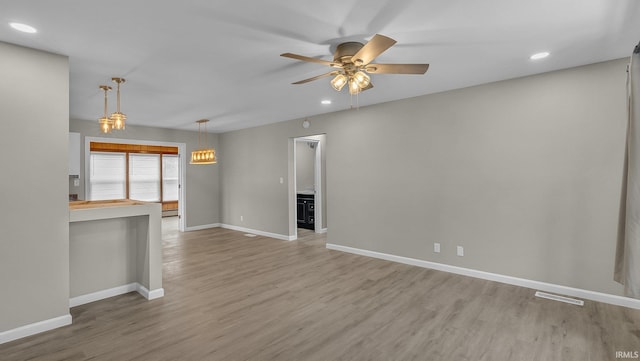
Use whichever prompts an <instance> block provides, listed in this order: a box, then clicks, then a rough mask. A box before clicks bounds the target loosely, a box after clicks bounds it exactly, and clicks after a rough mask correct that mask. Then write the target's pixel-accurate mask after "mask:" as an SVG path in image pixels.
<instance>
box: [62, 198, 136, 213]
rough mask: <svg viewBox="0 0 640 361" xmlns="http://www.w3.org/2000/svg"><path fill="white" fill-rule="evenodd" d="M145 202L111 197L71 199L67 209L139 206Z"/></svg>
mask: <svg viewBox="0 0 640 361" xmlns="http://www.w3.org/2000/svg"><path fill="white" fill-rule="evenodd" d="M145 204H147V203H146V202H141V201H134V200H131V199H113V200H106V201H71V202H69V210H72V211H73V210H77V209H88V208H105V207H122V206H140V205H145Z"/></svg>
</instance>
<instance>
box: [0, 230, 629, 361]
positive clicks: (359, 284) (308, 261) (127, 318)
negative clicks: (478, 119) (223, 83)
mask: <svg viewBox="0 0 640 361" xmlns="http://www.w3.org/2000/svg"><path fill="white" fill-rule="evenodd" d="M300 235H301V239H300V240H299V241H294V242H286V241H280V240H275V239H271V238H266V237H261V236H258V237H254V238H250V237H246V236H245V235H244V234H243V233H241V232H235V231H230V230H225V229H220V228H217V229H210V230H202V231H194V232H189V233H178V232H177V231H173V230H165V231H164V232H163V238H164V284H163V285H164V288H165V297H164V298H161V299H157V300H153V301H146V300H145V299H143V298H142V297H141V296H140V295H138V294H137V293H130V294H126V295H122V296H118V297H113V298H110V299H106V300H102V301H98V302H94V303H91V304H86V305H82V306H78V307H75V308H73V309H71V314H72V316H73V325H70V326H67V327H64V328H60V329H57V330H53V331H50V332H46V333H43V334H39V335H35V336H32V337H28V338H25V339H22V340H17V341H14V342H11V343H7V344H4V345H0V359H1V360H154V361H158V360H225V361H226V360H323V361H326V360H430V361H431V360H433V361H439V360H447V361H451V360H454V361H457V360H474V361H475V360H487V361H489V360H491V361H496V360H510V361H519V360H527V361H534V360H540V361H550V360H562V361H571V360H579V361H585V360H592V361H603V360H616V351H640V311H638V310H631V309H626V308H623V307H617V306H611V305H607V304H602V303H597V302H591V301H586V302H585V306H584V307H578V306H574V305H568V304H564V303H560V302H556V301H550V300H544V299H539V298H536V297H534V296H533V294H534V290H531V289H526V288H521V287H515V286H509V285H504V284H500V283H496V282H491V281H484V280H478V279H473V278H469V277H464V276H458V275H453V274H448V273H444V272H439V271H434V270H428V269H422V268H418V267H412V266H408V265H403V264H397V263H392V262H387V261H383V260H377V259H371V258H366V257H362V256H357V255H352V254H347V253H342V252H338V251H330V250H327V249H326V248H324V246H325V239H324V237H323V236H321V235H316V234H314V233H312V232H309V231H304V230H301V232H300Z"/></svg>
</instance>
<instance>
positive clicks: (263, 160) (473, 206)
mask: <svg viewBox="0 0 640 361" xmlns="http://www.w3.org/2000/svg"><path fill="white" fill-rule="evenodd" d="M626 63H627V62H626V60H624V59H623V60H617V61H610V62H605V63H600V64H593V65H588V66H584V67H578V68H573V69H567V70H563V71H557V72H552V73H547V74H542V75H537V76H531V77H526V78H519V79H513V80H508V81H502V82H497V83H492V84H486V85H481V86H475V87H471V88H466V89H460V90H454V91H449V92H445V93H439V94H433V95H427V96H422V97H417V98H412V99H405V100H401V101H396V102H390V103H386V104H380V105H375V106H370V107H362V108H360V109H359V110H358V111H354V110H348V111H342V112H337V113H333V114H325V115H322V116H317V117H314V118H311V119H310V121H311V127H310V128H309V129H304V128H302V126H301V123H302V120H292V121H287V122H281V123H277V124H272V125H267V126H262V127H257V128H251V129H245V130H239V131H235V132H229V133H224V134H222V135H221V136H220V142H221V151H222V152H224V155H225V166H224V169H223V174H222V187H223V195H222V201H223V206H222V207H223V209H222V211H223V223H227V224H232V225H241V226H243V227H247V228H253V229H258V230H263V231H268V232H272V233H278V234H284V235H289V233H290V229H289V227H288V220H289V218H288V212H289V208H288V207H287V205H288V202H289V200H288V197H287V182H284V184H280V183H279V182H278V178H279V177H281V176H283V177H286V176H287V170H288V163H287V159H288V144H289V143H288V142H289V138H293V137H300V136H305V135H311V134H320V133H325V134H327V139H328V148H327V196H328V199H327V205H328V214H327V217H328V225H329V232H328V242H330V243H334V244H338V245H343V246H349V247H354V248H360V249H366V250H372V251H378V252H383V253H388V254H393V255H398V256H406V257H411V258H417V259H421V260H426V261H433V262H438V263H443V264H449V265H454V266H460V267H466V268H471V269H476V270H481V271H487V272H493V273H498V274H503V275H509V276H515V277H521V278H526V279H531V280H537V281H542V282H549V283H554V284H559V285H565V286H571V287H577V288H582V289H587V290H593V291H600V292H605V293H610V294H616V295H621V294H622V288H621V286H620V285H619V284H617V283H615V282H614V281H613V280H612V271H613V261H614V253H615V240H616V232H617V216H618V206H619V199H620V187H621V176H622V163H623V156H624V144H625V130H626V110H625V109H626V105H625V97H626V95H625V80H626ZM425 81H428V76H427V77H426V78H425ZM292 91H293V90H292ZM372 91H375V89H374V90H372ZM344 96H348V95H344ZM362 96H366V93H364V94H363V95H362ZM241 214H242V215H243V216H244V222H243V224H240V222H239V216H240V215H241ZM433 242H439V243H441V245H442V253H440V254H435V253H433V252H432V250H433ZM457 245H461V246H464V247H465V256H464V257H457V256H456V255H455V248H456V246H457Z"/></svg>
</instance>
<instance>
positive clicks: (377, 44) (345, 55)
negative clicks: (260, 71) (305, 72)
mask: <svg viewBox="0 0 640 361" xmlns="http://www.w3.org/2000/svg"><path fill="white" fill-rule="evenodd" d="M395 43H396V41H395V40H393V39H391V38H389V37H386V36H384V35H380V34H376V35H374V37H373V38H372V39H371V40H370V41H369V42H367V43H366V44H362V43H359V42H354V41H350V42H346V43H342V44H340V45H338V46H337V48H336V51H335V53H334V54H333V61H328V60H322V59H316V58H311V57H308V56H304V55H298V54H292V53H284V54H280V56H284V57H286V58H292V59H297V60H302V61H308V62H311V63H318V64H322V65H326V66H330V67H332V68H336V70H332V71H330V72H328V73H324V74H321V75H318V76H314V77H312V78H309V79H304V80H300V81H297V82H295V83H292V84H304V83H308V82H311V81H314V80H318V79H321V78H325V77H329V76H334V75H335V77H334V78H333V79H332V80H331V86H332V87H333V88H334V89H335V90H337V91H340V90H342V88H343V87H344V86H345V85H347V84H348V88H349V93H350V94H358V93H360V92H361V91H364V90H367V89H371V88H373V84H372V83H371V78H370V77H369V75H368V74H367V73H369V74H424V73H426V72H427V69H428V68H429V64H372V63H371V62H372V61H373V60H374V59H375V58H376V57H378V55H380V54H382V53H383V52H384V51H385V50H387V49H389V48H390V47H391V46H393V44H395Z"/></svg>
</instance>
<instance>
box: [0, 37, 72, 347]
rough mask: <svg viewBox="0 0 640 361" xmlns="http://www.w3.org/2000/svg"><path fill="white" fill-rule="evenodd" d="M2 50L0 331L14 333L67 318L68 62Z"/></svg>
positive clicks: (29, 52) (10, 47)
mask: <svg viewBox="0 0 640 361" xmlns="http://www.w3.org/2000/svg"><path fill="white" fill-rule="evenodd" d="M0 54H1V55H0V79H2V82H0V109H2V112H1V114H0V117H1V118H2V121H1V123H2V131H1V132H0V154H2V155H1V156H0V169H2V174H3V175H2V177H0V189H1V192H2V193H1V194H0V199H2V210H1V212H2V214H1V216H0V229H1V230H2V236H1V237H0V290H2V291H0V305H2V306H1V307H0V336H1V335H2V333H3V332H5V336H7V337H10V336H11V335H6V331H9V330H13V329H16V328H19V327H22V326H26V325H30V324H34V323H37V322H41V321H47V320H52V319H56V318H60V317H62V318H64V317H69V320H70V316H68V315H69V224H68V220H69V211H68V197H67V182H68V161H67V159H68V151H67V150H68V146H67V144H68V126H67V124H68V121H69V64H68V59H67V57H64V56H60V55H54V54H50V53H45V52H42V51H37V50H33V49H28V48H23V47H19V46H16V45H11V44H7V43H2V42H0ZM2 338H3V337H0V342H1V341H2Z"/></svg>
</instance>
